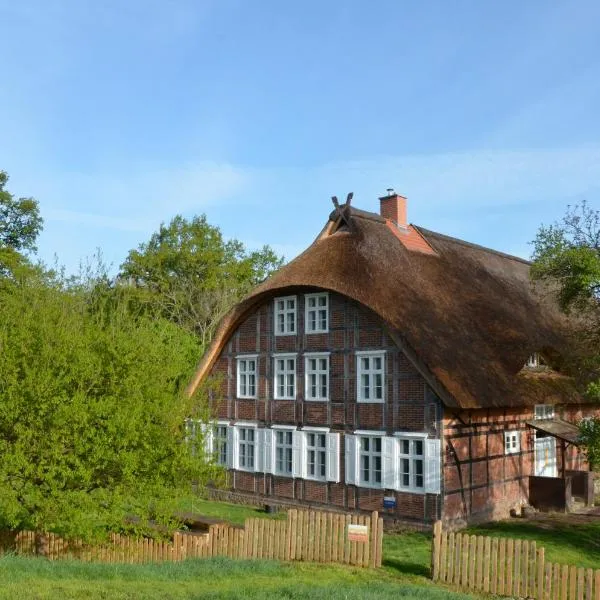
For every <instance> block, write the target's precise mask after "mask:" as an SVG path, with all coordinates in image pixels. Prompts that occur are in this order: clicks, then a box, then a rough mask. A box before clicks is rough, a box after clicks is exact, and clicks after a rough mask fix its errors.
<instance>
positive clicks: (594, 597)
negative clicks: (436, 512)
mask: <svg viewBox="0 0 600 600" xmlns="http://www.w3.org/2000/svg"><path fill="white" fill-rule="evenodd" d="M432 578H433V580H434V581H439V582H443V583H447V584H449V585H452V586H456V587H459V588H461V589H465V590H477V591H480V592H486V593H491V594H495V595H498V596H512V597H515V598H536V599H537V600H600V569H596V570H594V569H584V568H578V567H575V566H571V565H563V564H558V563H552V562H549V561H546V559H545V552H544V548H542V547H538V546H537V544H536V542H535V541H531V542H530V541H527V540H516V539H505V538H495V537H486V536H480V535H469V534H466V533H453V532H451V533H448V532H446V531H443V529H442V523H441V521H437V522H436V523H435V525H434V529H433V552H432Z"/></svg>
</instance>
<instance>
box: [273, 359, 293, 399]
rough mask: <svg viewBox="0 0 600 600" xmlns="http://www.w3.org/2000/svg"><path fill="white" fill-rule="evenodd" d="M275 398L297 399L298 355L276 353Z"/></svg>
mask: <svg viewBox="0 0 600 600" xmlns="http://www.w3.org/2000/svg"><path fill="white" fill-rule="evenodd" d="M273 360H274V362H275V368H274V372H275V380H274V388H275V398H277V399H278V400H295V399H296V355H295V354H275V355H274V356H273Z"/></svg>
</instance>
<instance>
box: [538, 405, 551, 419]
mask: <svg viewBox="0 0 600 600" xmlns="http://www.w3.org/2000/svg"><path fill="white" fill-rule="evenodd" d="M534 418H535V419H553V418H554V406H552V405H551V404H536V405H535V413H534Z"/></svg>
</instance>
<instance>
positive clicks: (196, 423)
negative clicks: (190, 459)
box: [185, 417, 212, 456]
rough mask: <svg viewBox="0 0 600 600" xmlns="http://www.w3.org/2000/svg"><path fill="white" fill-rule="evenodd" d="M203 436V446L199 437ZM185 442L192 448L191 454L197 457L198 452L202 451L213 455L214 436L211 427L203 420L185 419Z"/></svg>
mask: <svg viewBox="0 0 600 600" xmlns="http://www.w3.org/2000/svg"><path fill="white" fill-rule="evenodd" d="M200 436H202V438H203V440H202V441H203V445H201V444H199V442H198V437H200ZM185 441H186V444H188V445H189V446H190V454H191V455H192V456H196V455H197V454H198V450H199V449H202V450H203V451H204V452H205V453H206V454H208V455H209V456H210V454H211V453H212V435H211V431H210V425H208V424H207V423H206V422H205V421H202V419H192V418H191V417H188V418H187V419H185Z"/></svg>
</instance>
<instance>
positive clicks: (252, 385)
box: [237, 356, 257, 398]
mask: <svg viewBox="0 0 600 600" xmlns="http://www.w3.org/2000/svg"><path fill="white" fill-rule="evenodd" d="M256 362H257V357H256V356H240V357H239V358H238V359H237V396H238V398H256Z"/></svg>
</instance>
